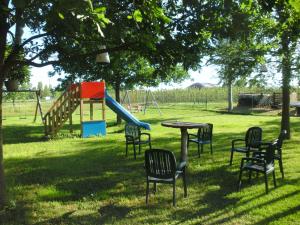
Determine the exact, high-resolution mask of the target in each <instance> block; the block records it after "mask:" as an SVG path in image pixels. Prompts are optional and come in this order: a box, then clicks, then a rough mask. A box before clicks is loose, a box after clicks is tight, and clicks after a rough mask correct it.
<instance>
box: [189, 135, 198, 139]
mask: <svg viewBox="0 0 300 225" xmlns="http://www.w3.org/2000/svg"><path fill="white" fill-rule="evenodd" d="M190 136H192V137H196V138H197V137H198V135H196V134H188V139H190Z"/></svg>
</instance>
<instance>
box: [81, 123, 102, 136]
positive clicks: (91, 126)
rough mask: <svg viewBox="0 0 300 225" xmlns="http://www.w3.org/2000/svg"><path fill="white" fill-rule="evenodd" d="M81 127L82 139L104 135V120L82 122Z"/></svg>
mask: <svg viewBox="0 0 300 225" xmlns="http://www.w3.org/2000/svg"><path fill="white" fill-rule="evenodd" d="M81 126H82V137H84V138H86V137H90V136H105V135H106V122H105V121H104V120H99V121H86V122H82V124H81Z"/></svg>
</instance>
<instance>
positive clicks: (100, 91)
mask: <svg viewBox="0 0 300 225" xmlns="http://www.w3.org/2000/svg"><path fill="white" fill-rule="evenodd" d="M80 85H81V96H80V97H81V98H104V96H105V82H103V81H102V82H82V83H81V84H80Z"/></svg>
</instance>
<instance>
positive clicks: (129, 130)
mask: <svg viewBox="0 0 300 225" xmlns="http://www.w3.org/2000/svg"><path fill="white" fill-rule="evenodd" d="M140 133H141V129H140V127H138V126H136V125H134V124H131V123H127V124H126V125H125V136H126V135H127V136H132V137H133V138H138V137H139V136H140Z"/></svg>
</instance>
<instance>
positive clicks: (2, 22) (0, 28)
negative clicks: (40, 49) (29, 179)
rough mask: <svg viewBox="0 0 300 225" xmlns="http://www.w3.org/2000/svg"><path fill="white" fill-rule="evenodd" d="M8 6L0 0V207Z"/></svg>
mask: <svg viewBox="0 0 300 225" xmlns="http://www.w3.org/2000/svg"><path fill="white" fill-rule="evenodd" d="M7 7H8V0H1V1H0V209H3V208H4V206H5V203H6V192H5V179H4V165H3V130H2V96H3V82H4V79H5V72H4V55H5V50H6V39H7V32H8V24H7V17H8V12H7V11H5V10H4V9H5V8H7Z"/></svg>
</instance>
